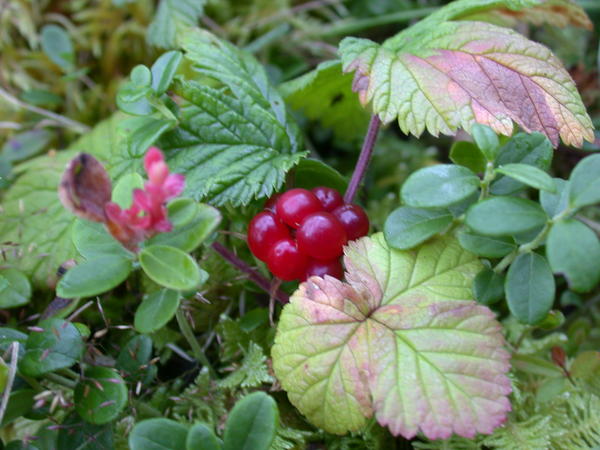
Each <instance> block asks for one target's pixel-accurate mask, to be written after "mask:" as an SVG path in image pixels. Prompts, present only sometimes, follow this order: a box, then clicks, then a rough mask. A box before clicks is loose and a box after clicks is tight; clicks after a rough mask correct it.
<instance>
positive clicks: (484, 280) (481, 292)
mask: <svg viewBox="0 0 600 450" xmlns="http://www.w3.org/2000/svg"><path fill="white" fill-rule="evenodd" d="M473 296H474V297H475V300H477V301H478V302H479V303H481V304H482V305H493V304H494V303H497V302H499V301H500V300H502V299H503V298H504V277H503V276H502V275H501V274H498V273H496V272H494V271H493V270H491V269H487V268H485V269H483V270H482V271H481V272H479V273H478V274H477V276H476V277H475V280H474V282H473Z"/></svg>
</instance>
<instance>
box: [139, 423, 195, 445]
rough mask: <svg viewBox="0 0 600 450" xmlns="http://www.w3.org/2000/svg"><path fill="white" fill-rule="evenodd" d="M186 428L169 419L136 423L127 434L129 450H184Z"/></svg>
mask: <svg viewBox="0 0 600 450" xmlns="http://www.w3.org/2000/svg"><path fill="white" fill-rule="evenodd" d="M187 434H188V427H187V426H186V425H183V424H181V423H179V422H175V421H174V420H170V419H163V418H157V419H147V420H142V421H141V422H138V423H136V424H135V426H134V427H133V430H131V433H130V434H129V448H130V449H131V450H174V449H178V450H179V449H181V450H183V449H185V448H186V445H185V444H186V438H187Z"/></svg>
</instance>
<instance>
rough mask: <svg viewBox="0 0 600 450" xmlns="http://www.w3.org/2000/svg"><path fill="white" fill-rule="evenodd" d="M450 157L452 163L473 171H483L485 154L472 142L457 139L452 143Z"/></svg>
mask: <svg viewBox="0 0 600 450" xmlns="http://www.w3.org/2000/svg"><path fill="white" fill-rule="evenodd" d="M450 159H451V160H452V162H453V163H454V164H458V165H460V166H463V167H466V168H467V169H470V170H472V171H473V172H475V173H480V172H483V171H485V166H486V160H485V156H483V154H482V153H481V151H480V150H479V148H478V147H477V146H476V145H475V144H473V143H472V142H465V141H459V142H455V143H454V144H452V147H451V148H450Z"/></svg>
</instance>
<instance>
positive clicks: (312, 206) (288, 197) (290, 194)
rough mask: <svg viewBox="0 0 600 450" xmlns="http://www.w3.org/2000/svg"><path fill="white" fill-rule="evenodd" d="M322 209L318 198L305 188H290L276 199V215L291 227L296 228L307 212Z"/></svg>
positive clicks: (310, 212)
mask: <svg viewBox="0 0 600 450" xmlns="http://www.w3.org/2000/svg"><path fill="white" fill-rule="evenodd" d="M322 210H323V205H321V202H320V201H319V199H318V198H317V197H315V194H313V193H312V192H310V191H307V190H306V189H291V190H289V191H287V192H285V193H283V194H281V197H279V199H277V215H278V216H279V218H280V219H281V220H282V221H283V222H284V223H285V224H287V225H289V226H290V227H292V228H298V227H299V226H300V222H302V220H303V219H304V218H305V217H306V216H308V215H309V214H312V213H315V212H317V211H322Z"/></svg>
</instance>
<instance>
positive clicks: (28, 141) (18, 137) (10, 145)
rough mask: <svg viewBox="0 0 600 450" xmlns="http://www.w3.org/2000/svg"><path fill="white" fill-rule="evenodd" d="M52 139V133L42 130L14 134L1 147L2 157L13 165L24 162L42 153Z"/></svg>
mask: <svg viewBox="0 0 600 450" xmlns="http://www.w3.org/2000/svg"><path fill="white" fill-rule="evenodd" d="M52 137H53V135H52V133H51V132H49V131H48V130H46V129H43V128H42V129H39V130H30V131H25V132H23V133H18V134H15V135H14V136H12V137H11V138H10V139H8V140H7V141H6V142H5V144H4V145H3V146H2V156H3V157H4V158H6V160H7V161H8V162H10V163H13V164H14V163H18V162H20V161H24V160H26V159H29V158H31V157H32V156H35V155H37V154H38V153H41V152H42V151H44V150H45V149H46V147H47V146H48V144H49V143H50V141H51V140H52Z"/></svg>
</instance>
